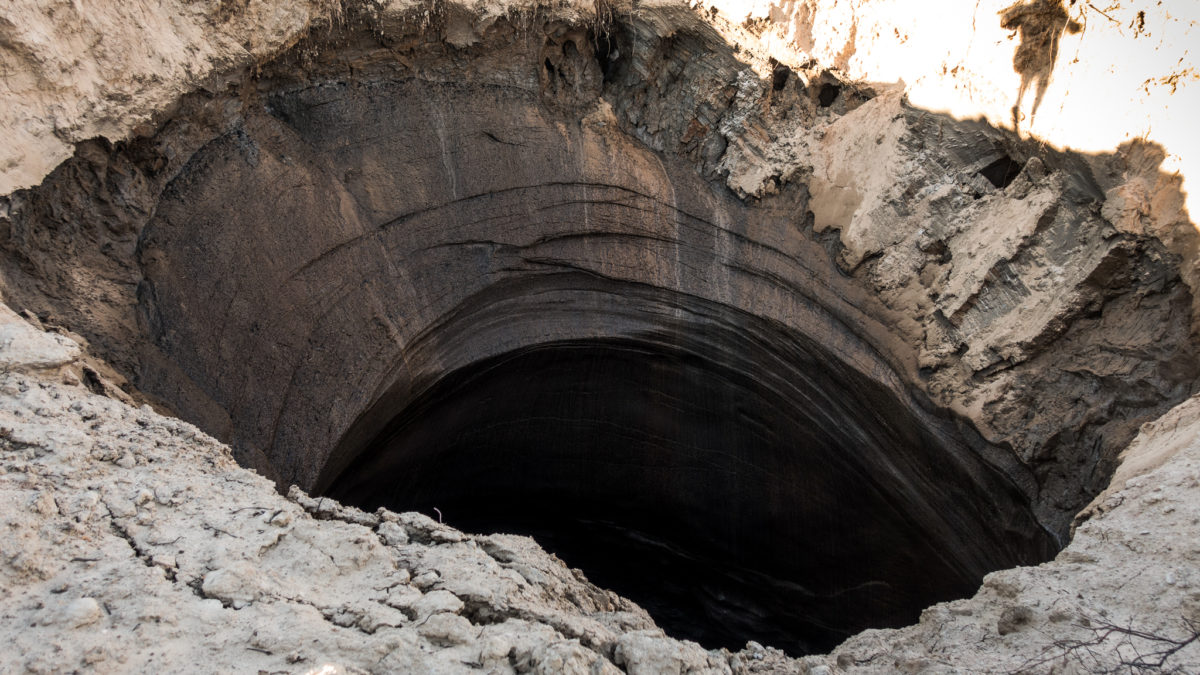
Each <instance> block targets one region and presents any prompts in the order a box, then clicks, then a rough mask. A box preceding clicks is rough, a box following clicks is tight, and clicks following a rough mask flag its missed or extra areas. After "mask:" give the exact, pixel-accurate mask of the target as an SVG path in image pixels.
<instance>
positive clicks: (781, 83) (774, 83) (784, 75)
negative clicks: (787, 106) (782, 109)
mask: <svg viewBox="0 0 1200 675" xmlns="http://www.w3.org/2000/svg"><path fill="white" fill-rule="evenodd" d="M791 75H792V69H791V68H788V67H787V66H785V65H783V64H782V63H781V64H779V65H777V66H775V69H774V70H773V71H771V88H772V89H774V90H775V91H783V88H784V87H786V86H787V83H788V78H789V77H791Z"/></svg>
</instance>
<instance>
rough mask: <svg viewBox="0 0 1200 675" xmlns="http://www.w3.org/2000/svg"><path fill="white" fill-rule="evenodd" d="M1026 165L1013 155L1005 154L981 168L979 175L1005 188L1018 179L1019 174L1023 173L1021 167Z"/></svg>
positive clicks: (1000, 187) (998, 186)
mask: <svg viewBox="0 0 1200 675" xmlns="http://www.w3.org/2000/svg"><path fill="white" fill-rule="evenodd" d="M1024 166H1025V165H1023V164H1021V163H1020V162H1018V161H1016V160H1014V159H1013V158H1012V157H1009V156H1008V155H1003V156H1001V157H1000V159H997V160H996V161H994V162H992V163H991V164H988V165H987V166H985V167H983V168H982V169H980V170H979V175H981V176H983V177H984V178H986V179H988V182H989V183H991V184H992V185H994V186H996V187H997V188H999V189H1001V190H1003V189H1004V188H1006V187H1008V186H1009V185H1010V184H1012V182H1013V181H1014V180H1016V178H1017V175H1018V174H1020V173H1021V169H1022V168H1024Z"/></svg>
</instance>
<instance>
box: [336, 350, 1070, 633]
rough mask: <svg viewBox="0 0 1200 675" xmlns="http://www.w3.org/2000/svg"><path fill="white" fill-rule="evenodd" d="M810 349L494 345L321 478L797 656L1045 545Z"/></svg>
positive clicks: (981, 476)
mask: <svg viewBox="0 0 1200 675" xmlns="http://www.w3.org/2000/svg"><path fill="white" fill-rule="evenodd" d="M805 349H811V350H813V351H810V352H808V353H799V352H796V353H790V354H780V353H775V352H773V351H772V350H771V349H766V348H763V347H761V346H756V345H754V344H751V343H745V344H741V345H738V350H737V351H736V352H734V353H730V354H721V355H711V356H718V357H719V358H709V357H708V356H701V355H700V353H702V352H699V351H698V350H689V349H674V348H672V349H667V348H663V347H662V346H660V345H650V344H646V343H640V342H636V341H626V340H607V341H600V340H596V341H581V342H565V343H554V344H551V345H542V346H538V347H536V348H529V349H525V350H520V351H517V352H513V353H509V354H506V355H503V356H500V357H494V358H492V359H488V360H486V361H484V362H482V363H477V364H475V365H473V366H469V367H467V368H464V369H462V370H460V371H456V372H454V373H451V374H449V375H447V376H444V377H443V378H442V379H441V380H440V381H438V382H437V383H436V384H435V385H434V386H432V387H431V388H429V389H428V390H427V391H426V392H425V393H424V394H422V395H420V396H419V397H417V399H416V400H414V401H412V402H411V403H409V404H408V405H406V406H404V408H403V410H401V411H398V415H397V416H396V417H395V419H394V420H393V421H392V422H391V423H390V424H389V425H388V426H387V428H385V429H384V430H383V432H382V433H380V434H379V435H378V436H377V437H376V438H375V440H374V441H372V442H370V443H369V444H368V446H367V447H366V448H365V450H364V451H363V452H362V453H361V454H360V455H359V456H358V459H356V460H354V461H353V462H351V463H350V464H349V466H348V467H347V468H346V469H345V470H344V471H342V472H341V474H340V475H339V476H338V477H337V478H336V479H335V480H334V481H333V483H332V484H331V486H330V488H329V490H328V491H327V494H328V495H330V496H333V497H336V498H338V499H340V500H342V501H344V502H346V503H350V504H354V505H357V506H360V507H363V508H367V509H374V508H376V507H378V506H381V505H382V506H386V507H388V508H391V509H393V510H418V511H423V512H425V513H428V514H430V515H432V514H433V513H434V511H433V509H434V508H435V507H436V508H437V509H438V510H440V512H441V513H442V514H444V515H445V518H446V522H448V523H449V524H451V525H454V526H456V527H459V528H461V529H464V530H466V531H469V532H476V533H488V532H511V533H518V534H528V535H532V536H534V537H535V538H536V539H537V540H538V541H539V542H540V543H541V544H542V545H543V546H545V547H546V548H547V550H549V551H551V552H553V553H556V554H557V555H559V556H560V557H561V558H562V559H563V560H564V561H565V562H566V563H567V564H568V565H571V566H573V567H579V568H581V569H582V570H583V571H584V572H585V573H586V574H587V575H588V578H589V579H590V580H591V581H593V582H594V583H597V584H599V585H601V586H603V587H607V588H611V589H612V590H615V591H617V592H618V593H621V594H623V595H626V596H627V597H629V598H631V599H633V600H634V601H636V602H638V603H639V604H641V605H642V606H643V607H644V608H646V609H647V611H649V612H650V613H651V615H652V616H653V617H654V618H655V620H656V621H657V622H658V623H659V625H660V626H662V627H663V628H664V629H665V630H666V631H667V632H668V633H669V634H671V635H673V636H675V637H679V638H687V639H692V640H696V641H697V642H699V643H700V644H702V645H704V646H706V647H709V648H715V647H728V648H731V649H737V648H741V647H742V646H744V645H745V643H746V641H747V640H757V641H759V642H763V643H766V644H770V645H773V646H776V647H778V648H781V649H783V650H785V651H787V652H788V653H790V654H793V655H799V654H805V653H812V652H815V651H825V650H828V649H830V648H832V647H833V646H835V645H836V644H837V643H839V642H840V641H842V640H844V639H845V638H846V637H848V636H850V635H852V634H854V633H856V632H858V631H860V630H862V629H864V628H867V627H885V626H899V625H903V624H907V623H911V622H912V621H914V620H916V618H917V617H918V615H919V613H920V611H921V610H922V609H923V608H924V607H926V606H928V605H929V604H931V603H933V602H936V601H941V600H946V599H950V598H954V597H962V596H965V595H967V594H969V593H971V592H973V591H974V590H975V588H976V587H977V586H978V583H979V581H980V579H981V578H982V576H983V574H985V573H986V572H988V571H990V570H992V569H997V568H1001V567H1008V566H1012V565H1016V564H1029V563H1035V562H1038V561H1041V560H1044V559H1046V557H1048V556H1049V555H1051V554H1052V552H1053V546H1052V544H1051V542H1050V539H1049V537H1048V536H1047V535H1046V534H1045V533H1044V532H1043V531H1042V530H1041V529H1040V528H1039V527H1038V526H1037V524H1036V522H1035V521H1034V519H1033V518H1032V516H1031V515H1030V514H1029V512H1028V509H1027V505H1026V504H1024V503H1023V501H1022V500H1023V498H1022V497H1021V496H1020V495H1019V494H1018V492H1017V491H1016V489H1015V488H1013V487H1012V486H1011V484H1009V483H1007V482H1006V481H1005V480H1004V479H1002V478H1000V477H999V476H998V475H994V474H992V473H990V472H989V471H988V470H987V469H985V468H983V467H981V466H979V465H975V464H972V463H971V462H969V461H967V462H964V460H963V458H962V456H961V453H963V452H965V450H964V449H963V448H956V447H949V446H952V445H953V443H952V442H948V441H947V439H946V438H945V437H944V436H943V432H941V431H937V430H930V429H927V428H924V427H923V426H922V424H920V423H919V422H918V420H916V419H914V418H913V417H912V415H911V414H909V412H908V411H907V410H906V409H905V408H904V407H903V406H900V405H898V404H897V402H896V401H895V400H894V399H893V397H892V396H891V395H890V394H888V393H887V392H886V391H884V390H882V389H881V388H880V387H879V386H878V385H875V384H874V383H873V382H871V381H869V380H866V379H865V378H863V377H862V376H861V375H858V374H857V371H853V370H851V369H848V368H844V367H840V366H839V365H838V364H837V363H836V361H833V362H831V361H830V360H829V358H828V356H827V355H824V354H821V353H819V348H818V347H817V346H816V345H808V346H807V347H805ZM954 453H958V454H954Z"/></svg>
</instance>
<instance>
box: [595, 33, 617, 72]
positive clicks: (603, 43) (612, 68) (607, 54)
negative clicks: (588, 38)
mask: <svg viewBox="0 0 1200 675" xmlns="http://www.w3.org/2000/svg"><path fill="white" fill-rule="evenodd" d="M621 35H622V33H621V31H620V29H619V28H617V27H614V28H612V29H610V30H607V31H604V32H603V33H600V34H599V35H596V36H595V37H594V39H593V41H592V42H593V44H595V45H596V62H597V63H599V64H600V72H601V74H602V76H603V80H604V83H605V84H608V83H610V82H613V81H615V80H616V79H617V75H618V73H619V71H620V65H621V54H622V48H621V46H620V43H621V42H622V39H621Z"/></svg>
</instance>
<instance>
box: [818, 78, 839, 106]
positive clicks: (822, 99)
mask: <svg viewBox="0 0 1200 675" xmlns="http://www.w3.org/2000/svg"><path fill="white" fill-rule="evenodd" d="M841 93H842V88H841V87H839V86H837V85H836V84H830V83H828V82H826V83H825V84H822V85H821V88H820V90H818V91H817V102H818V103H820V104H821V107H822V108H828V107H829V106H831V105H833V103H834V101H836V100H837V99H838V96H840V95H841Z"/></svg>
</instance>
